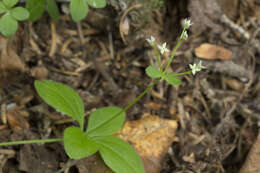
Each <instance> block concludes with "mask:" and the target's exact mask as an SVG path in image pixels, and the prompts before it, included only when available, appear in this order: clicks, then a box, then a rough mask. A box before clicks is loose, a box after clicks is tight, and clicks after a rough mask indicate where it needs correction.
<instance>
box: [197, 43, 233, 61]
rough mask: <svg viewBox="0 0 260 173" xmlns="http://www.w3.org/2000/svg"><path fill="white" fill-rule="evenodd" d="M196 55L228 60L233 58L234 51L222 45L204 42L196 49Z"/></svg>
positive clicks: (210, 58) (204, 57)
mask: <svg viewBox="0 0 260 173" xmlns="http://www.w3.org/2000/svg"><path fill="white" fill-rule="evenodd" d="M195 55H196V56H197V57H199V58H203V59H209V60H215V59H221V60H228V59H230V58H231V55H232V52H231V51H230V50H227V49H225V48H223V47H220V46H216V45H212V44H209V43H203V44H201V45H200V46H199V47H197V48H196V49H195Z"/></svg>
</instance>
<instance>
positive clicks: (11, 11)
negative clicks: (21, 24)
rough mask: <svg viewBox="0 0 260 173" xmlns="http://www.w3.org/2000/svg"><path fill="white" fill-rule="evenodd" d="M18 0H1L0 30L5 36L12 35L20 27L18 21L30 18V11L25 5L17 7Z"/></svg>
mask: <svg viewBox="0 0 260 173" xmlns="http://www.w3.org/2000/svg"><path fill="white" fill-rule="evenodd" d="M17 3H18V0H2V1H0V14H2V16H1V18H0V32H1V34H3V35H4V36H5V37H11V36H12V35H13V34H15V33H16V31H17V29H18V21H23V20H26V19H28V17H29V12H28V11H27V10H26V9H25V8H23V7H15V5H16V4H17Z"/></svg>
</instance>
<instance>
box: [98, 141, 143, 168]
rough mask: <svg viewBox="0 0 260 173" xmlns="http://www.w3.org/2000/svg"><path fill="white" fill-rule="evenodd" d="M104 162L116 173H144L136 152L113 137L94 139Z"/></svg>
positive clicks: (125, 143)
mask: <svg viewBox="0 0 260 173" xmlns="http://www.w3.org/2000/svg"><path fill="white" fill-rule="evenodd" d="M94 140H95V142H96V143H98V145H99V152H100V154H101V157H102V158H103V160H104V162H105V163H106V164H107V165H108V166H109V167H110V168H111V169H112V170H113V171H114V172H116V173H145V171H144V167H143V165H142V161H141V159H140V157H139V155H138V154H137V153H136V151H135V150H134V149H133V148H132V147H131V145H129V144H128V143H127V142H125V141H124V140H122V139H120V138H117V137H114V136H104V137H98V138H95V139H94Z"/></svg>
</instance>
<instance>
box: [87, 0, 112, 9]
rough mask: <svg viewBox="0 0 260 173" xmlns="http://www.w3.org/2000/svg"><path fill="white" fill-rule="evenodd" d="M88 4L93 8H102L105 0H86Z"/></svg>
mask: <svg viewBox="0 0 260 173" xmlns="http://www.w3.org/2000/svg"><path fill="white" fill-rule="evenodd" d="M87 1H88V4H89V5H90V6H91V7H93V8H104V7H105V6H106V5H107V3H106V0H87Z"/></svg>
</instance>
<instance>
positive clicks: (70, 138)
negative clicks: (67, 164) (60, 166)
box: [64, 127, 98, 159]
mask: <svg viewBox="0 0 260 173" xmlns="http://www.w3.org/2000/svg"><path fill="white" fill-rule="evenodd" d="M64 148H65V151H66V153H67V155H68V156H69V157H70V158H71V159H81V158H83V157H88V156H90V155H92V154H94V153H95V152H97V150H98V145H97V144H96V143H95V142H94V141H93V140H92V139H90V138H88V137H87V136H85V134H84V132H83V131H81V130H80V129H79V128H77V127H68V128H67V129H65V131H64Z"/></svg>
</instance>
